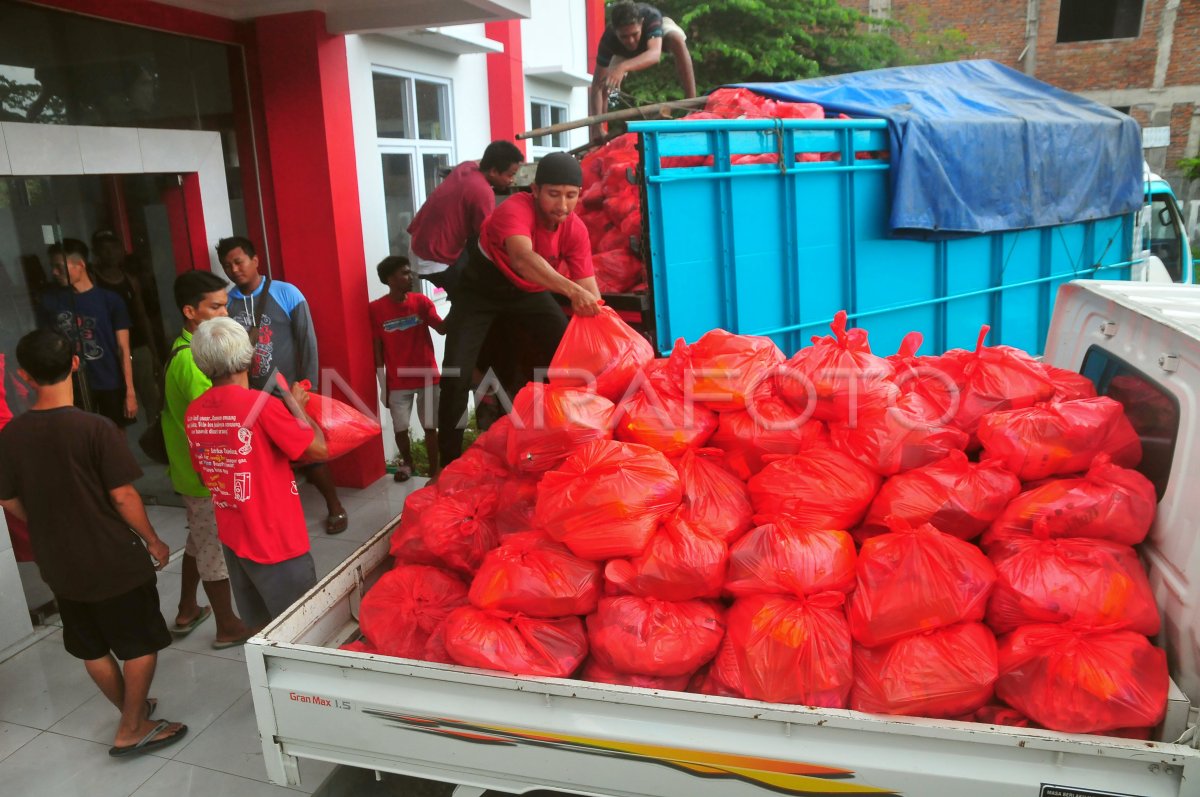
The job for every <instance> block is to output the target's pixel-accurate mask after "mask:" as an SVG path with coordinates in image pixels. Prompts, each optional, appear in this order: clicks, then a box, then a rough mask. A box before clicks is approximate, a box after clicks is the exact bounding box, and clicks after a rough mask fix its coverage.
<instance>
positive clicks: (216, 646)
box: [212, 631, 258, 650]
mask: <svg viewBox="0 0 1200 797" xmlns="http://www.w3.org/2000/svg"><path fill="white" fill-rule="evenodd" d="M256 633H258V632H257V631H251V632H250V633H248V634H246V635H245V636H244V637H241V638H239V639H231V640H229V641H228V642H226V641H225V640H223V639H214V640H213V643H212V649H213V650H228V649H229V648H236V647H238V646H239V645H244V644H246V640H248V639H250V637H252V636H254V635H255V634H256Z"/></svg>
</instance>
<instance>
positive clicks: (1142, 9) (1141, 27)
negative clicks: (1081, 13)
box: [1054, 0, 1146, 44]
mask: <svg viewBox="0 0 1200 797" xmlns="http://www.w3.org/2000/svg"><path fill="white" fill-rule="evenodd" d="M1116 1H1117V2H1118V3H1120V2H1137V3H1139V10H1138V22H1137V29H1136V31H1134V33H1133V35H1132V36H1106V37H1104V38H1102V39H1066V40H1064V39H1063V38H1062V35H1063V30H1062V19H1063V5H1065V4H1067V3H1080V4H1082V3H1085V2H1089V0H1062V2H1060V3H1059V10H1058V27H1057V29H1056V30H1055V32H1054V43H1055V44H1090V43H1094V42H1113V41H1133V40H1135V39H1139V38H1141V36H1142V33H1144V32H1145V29H1146V0H1116ZM1072 13H1077V12H1074V11H1073V12H1072Z"/></svg>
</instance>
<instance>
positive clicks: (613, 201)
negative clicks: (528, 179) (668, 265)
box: [576, 89, 837, 293]
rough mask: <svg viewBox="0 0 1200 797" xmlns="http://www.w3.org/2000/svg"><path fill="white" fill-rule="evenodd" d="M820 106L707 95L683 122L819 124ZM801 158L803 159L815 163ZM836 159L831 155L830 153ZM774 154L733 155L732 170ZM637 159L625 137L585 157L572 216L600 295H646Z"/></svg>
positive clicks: (678, 161) (673, 161)
mask: <svg viewBox="0 0 1200 797" xmlns="http://www.w3.org/2000/svg"><path fill="white" fill-rule="evenodd" d="M824 118H825V110H824V109H823V108H822V107H821V106H820V105H815V104H813V103H807V102H777V101H775V100H772V99H769V98H767V97H763V96H762V95H759V94H755V93H754V92H752V91H750V90H749V89H717V90H716V91H714V92H713V93H712V94H710V95H709V97H708V101H707V102H706V103H705V105H704V110H702V111H696V112H694V113H690V114H688V115H687V116H685V117H684V119H824ZM818 157H819V156H817V155H816V154H813V153H805V154H803V155H802V156H801V158H802V159H811V160H818ZM829 157H830V158H836V157H837V155H836V153H830V154H829ZM778 159H779V158H778V155H776V154H775V153H768V154H756V155H734V156H733V157H732V159H731V163H732V164H734V165H742V164H750V163H777V162H778ZM638 162H639V155H638V150H637V136H635V135H634V134H633V133H626V134H625V135H623V136H618V137H617V138H614V139H613V140H612V141H609V142H608V143H606V144H604V145H603V146H601V147H598V148H596V149H594V150H592V151H591V152H590V153H588V154H587V155H586V156H584V158H583V161H582V166H583V194H582V195H581V196H580V202H579V205H578V206H577V208H576V212H577V213H578V214H579V216H580V218H582V219H583V223H584V224H585V225H586V226H587V228H588V234H589V235H590V236H591V241H592V260H593V263H594V265H595V268H596V282H597V284H598V285H599V286H600V290H601V292H603V293H627V292H630V291H641V290H645V289H646V270H645V266H644V265H643V263H642V258H641V256H640V255H639V253H638V251H637V248H638V247H639V245H638V244H637V241H638V240H639V239H640V238H641V236H642V209H641V208H642V203H641V196H640V190H639V188H638V185H637V177H636V175H637V171H638ZM662 165H663V166H664V167H667V168H680V167H688V166H705V165H712V157H711V156H708V157H707V158H706V157H704V156H691V157H689V156H683V157H673V158H672V157H668V158H664V159H663V164H662Z"/></svg>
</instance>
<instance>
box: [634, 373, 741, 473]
mask: <svg viewBox="0 0 1200 797" xmlns="http://www.w3.org/2000/svg"><path fill="white" fill-rule="evenodd" d="M616 417H617V418H618V419H619V420H617V428H616V434H615V436H616V438H617V439H618V440H622V441H624V442H626V443H641V444H642V445H645V446H650V447H651V448H653V449H655V450H656V451H661V452H663V453H664V454H666V455H667V456H669V457H673V456H678V455H679V454H682V453H683V452H684V451H687V450H689V449H693V448H699V447H700V446H702V445H704V444H705V443H706V442H708V438H710V437H712V434H713V432H715V431H716V430H717V413H715V412H713V411H712V410H710V409H708V408H707V407H703V406H701V405H699V404H695V403H691V402H687V401H685V400H684V399H683V398H677V397H675V396H673V395H671V394H669V393H658V392H657V391H654V390H653V389H652V388H649V386H648V385H646V384H643V385H642V388H641V389H640V390H638V392H637V393H635V394H634V395H633V396H632V397H631V398H630V399H629V400H628V401H625V402H624V403H622V404H621V405H620V406H618V407H617V411H616Z"/></svg>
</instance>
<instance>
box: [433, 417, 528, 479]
mask: <svg viewBox="0 0 1200 797" xmlns="http://www.w3.org/2000/svg"><path fill="white" fill-rule="evenodd" d="M512 428H513V424H512V418H511V417H510V416H508V415H502V416H500V417H499V418H497V419H496V420H495V421H493V422H492V425H491V426H489V427H488V428H487V431H485V432H484V433H483V434H481V435H479V437H477V438H475V444H474V445H472V446H471V448H468V449H467V451H468V452H469V451H471V450H472V449H474V448H481V449H483V450H484V451H486V452H487V453H489V454H491V455H492V456H493V457H498V458H500V459H501V460H502V461H504V463H505V465H507V464H508V460H507V457H508V436H509V435H510V434H511V433H512ZM460 459H461V457H460ZM457 461H458V460H455V462H457ZM450 464H451V465H453V464H454V463H453V462H452V463H450ZM447 467H449V465H448V466H447Z"/></svg>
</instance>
